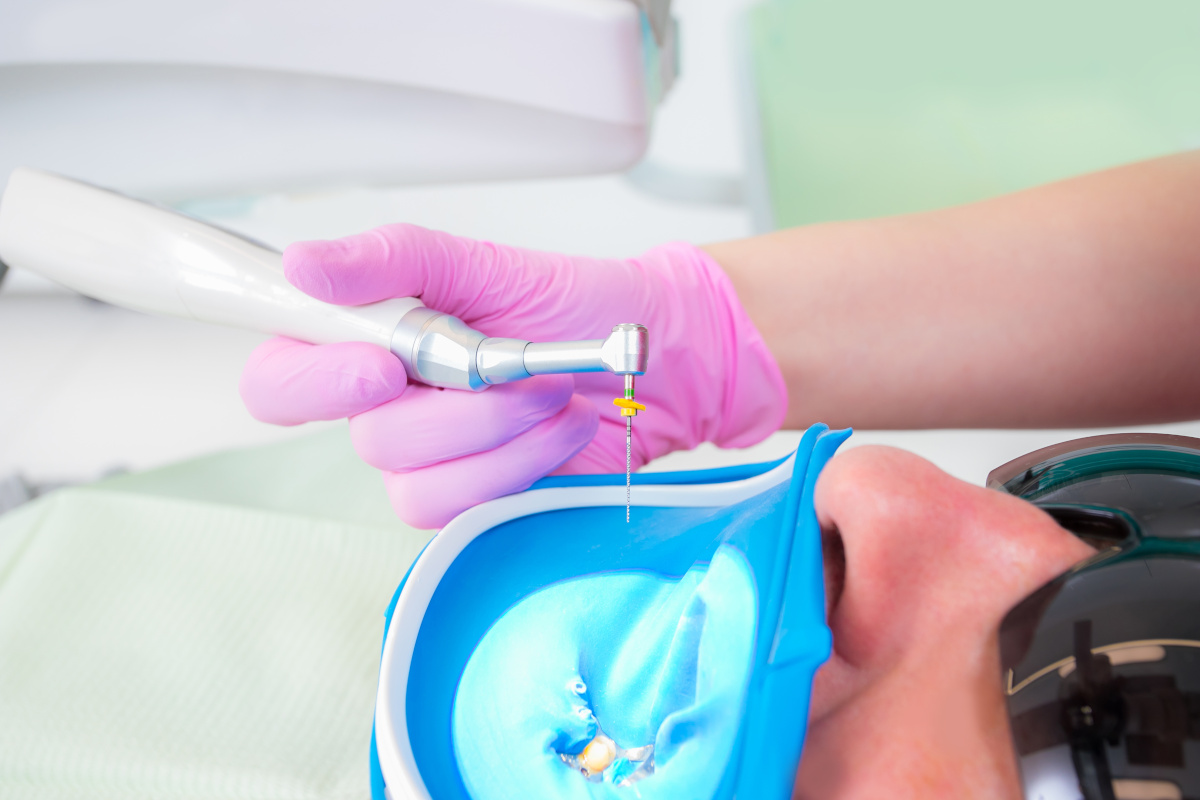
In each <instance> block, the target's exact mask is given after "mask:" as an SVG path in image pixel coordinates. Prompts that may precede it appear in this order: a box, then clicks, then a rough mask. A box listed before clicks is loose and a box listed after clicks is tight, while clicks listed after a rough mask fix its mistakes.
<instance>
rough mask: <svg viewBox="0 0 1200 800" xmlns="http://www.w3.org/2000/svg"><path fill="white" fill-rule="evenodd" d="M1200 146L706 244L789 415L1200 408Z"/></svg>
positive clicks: (908, 419)
mask: <svg viewBox="0 0 1200 800" xmlns="http://www.w3.org/2000/svg"><path fill="white" fill-rule="evenodd" d="M1198 223H1200V151H1194V152H1190V153H1184V154H1181V155H1176V156H1170V157H1166V158H1160V159H1155V160H1152V161H1144V162H1141V163H1137V164H1131V165H1129V166H1124V167H1119V168H1117V169H1112V170H1108V171H1105V172H1098V173H1094V174H1091V175H1085V176H1083V177H1080V178H1075V179H1072V180H1067V181H1062V182H1059V183H1054V184H1049V185H1046V186H1040V187H1038V188H1035V189H1030V190H1027V191H1024V192H1018V193H1016V194H1012V195H1006V196H1003V197H999V198H995V199H992V200H987V201H984V202H980V203H974V204H971V205H966V206H959V207H954V208H947V209H942V210H938V211H932V212H928V213H924V214H914V215H909V216H901V217H893V218H886V219H873V220H860V221H851V222H837V223H829V224H819V225H809V226H805V227H800V228H792V229H789V230H783V231H779V232H776V233H770V234H767V235H764V236H758V237H755V238H752V239H745V240H741V241H734V242H725V243H721V244H714V245H709V246H707V247H705V248H704V249H705V250H706V251H707V252H708V253H709V254H710V255H711V256H713V258H714V259H715V260H716V261H717V263H719V264H720V265H721V267H722V268H723V269H724V270H725V272H726V274H728V275H729V277H730V278H731V279H732V281H733V284H734V287H735V289H736V290H737V294H738V298H739V299H740V301H741V303H742V305H743V306H744V307H745V309H746V311H747V312H748V313H749V315H750V318H751V319H753V320H754V324H755V325H756V326H757V328H758V330H759V332H760V333H761V334H762V336H763V339H764V340H765V341H766V343H767V346H768V347H769V348H770V350H771V353H772V354H773V355H774V357H775V359H776V361H777V362H778V363H779V366H780V368H781V370H782V371H783V377H784V381H785V382H786V384H787V387H788V402H789V407H788V414H787V418H786V421H785V423H784V427H788V428H802V427H805V426H807V425H809V424H810V423H812V422H813V421H814V420H820V421H822V422H826V423H828V424H830V425H832V426H834V427H844V426H851V425H853V426H855V427H858V428H864V429H879V428H891V429H897V428H975V427H987V428H1005V427H1014V428H1015V427H1021V428H1036V427H1075V426H1079V427H1085V426H1105V425H1133V424H1146V423H1152V422H1167V421H1173V420H1184V419H1195V418H1197V417H1198V416H1200V370H1197V369H1195V365H1196V364H1197V363H1198V362H1200V313H1197V300H1198V299H1200V224H1198Z"/></svg>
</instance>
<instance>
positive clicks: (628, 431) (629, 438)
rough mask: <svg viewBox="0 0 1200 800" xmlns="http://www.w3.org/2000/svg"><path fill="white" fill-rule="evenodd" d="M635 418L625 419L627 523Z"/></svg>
mask: <svg viewBox="0 0 1200 800" xmlns="http://www.w3.org/2000/svg"><path fill="white" fill-rule="evenodd" d="M632 466H633V417H626V418H625V522H629V484H630V474H631V473H632V472H633V470H632V469H631V467H632Z"/></svg>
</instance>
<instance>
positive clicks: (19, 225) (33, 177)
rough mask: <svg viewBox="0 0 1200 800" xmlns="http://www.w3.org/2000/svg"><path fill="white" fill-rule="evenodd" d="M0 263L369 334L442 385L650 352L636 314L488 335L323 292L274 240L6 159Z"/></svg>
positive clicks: (316, 331) (623, 367)
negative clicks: (287, 269)
mask: <svg viewBox="0 0 1200 800" xmlns="http://www.w3.org/2000/svg"><path fill="white" fill-rule="evenodd" d="M0 262H3V263H6V264H7V265H8V266H10V267H14V268H17V269H26V270H29V271H31V272H35V273H37V274H39V275H42V276H44V277H46V278H49V279H51V280H53V281H56V282H57V283H60V284H62V285H64V286H67V287H68V288H71V289H74V290H76V291H78V292H81V293H82V294H85V295H87V296H89V297H93V298H95V299H97V300H103V301H105V302H107V303H111V304H113V305H118V306H123V307H125V308H131V309H134V310H137V311H144V312H148V313H152V314H167V315H171V316H177V317H184V318H187V319H194V320H200V321H202V322H211V323H216V324H220V325H230V326H234V327H239V328H247V329H250V330H255V331H260V332H262V333H269V334H276V335H282V336H289V337H291V338H294V339H299V340H301V341H306V342H311V343H313V344H329V343H333V342H347V341H358V342H370V343H372V344H377V345H379V346H380V347H384V348H386V349H388V350H390V351H391V352H392V353H394V354H395V355H396V357H397V358H399V359H400V361H401V363H403V364H404V369H405V371H406V372H407V373H408V376H409V378H411V379H412V380H415V381H419V382H421V383H425V384H428V385H430V386H440V387H445V388H449V389H467V390H470V391H479V390H482V389H484V388H486V387H487V386H488V385H490V384H498V383H507V382H509V381H515V380H521V379H523V378H528V377H530V376H533V375H549V374H556V373H581V372H611V373H613V374H615V375H622V376H627V378H626V385H627V387H628V388H632V376H635V375H642V374H644V373H645V371H646V363H647V360H648V357H649V336H648V332H647V330H646V328H645V327H644V326H642V325H637V324H628V323H627V324H620V325H616V326H615V327H613V329H612V332H611V333H610V334H609V335H608V337H607V338H604V339H590V340H586V341H577V342H549V343H536V342H527V341H524V340H522V339H506V338H496V337H488V336H484V335H483V334H482V333H480V332H478V331H476V330H474V329H472V328H471V327H469V326H468V325H467V324H465V323H464V322H462V321H461V320H459V319H458V318H456V317H453V316H450V315H449V314H443V313H440V312H437V311H433V310H431V309H429V308H426V307H425V306H423V305H422V304H421V302H420V301H419V300H417V299H415V298H399V299H394V300H384V301H382V302H378V303H370V304H367V305H361V306H338V305H333V304H331V303H325V302H322V301H320V300H316V299H314V298H312V297H309V296H308V295H306V294H304V293H303V292H301V291H300V290H299V289H297V288H295V287H294V286H292V285H291V284H290V283H288V282H287V280H286V279H285V278H284V276H283V261H282V255H281V254H280V253H279V251H277V250H274V249H272V248H270V247H267V246H265V245H262V244H259V243H258V242H254V241H252V240H250V239H247V238H246V237H244V236H240V235H238V234H235V233H231V232H229V231H226V230H224V229H222V228H218V227H216V226H213V225H210V224H207V223H204V222H201V221H199V220H196V219H193V218H191V217H188V216H185V215H183V214H179V213H177V212H175V211H172V210H170V209H166V208H162V207H160V206H156V205H153V204H150V203H146V202H142V201H140V200H135V199H132V198H129V197H126V196H124V195H121V194H118V193H116V192H112V191H108V190H106V189H101V188H98V187H95V186H92V185H90V184H86V183H81V182H79V181H75V180H71V179H69V178H64V177H61V176H59V175H53V174H50V173H47V172H41V171H38V170H33V169H26V168H20V169H16V170H14V171H13V173H12V175H11V176H10V177H9V179H8V186H7V188H6V189H5V192H4V195H3V197H2V198H0ZM631 394H632V393H631V392H627V393H626V396H627V397H628V399H629V400H630V401H632V399H633V398H632V396H631ZM623 413H625V412H624V409H623ZM634 413H636V410H635V411H634Z"/></svg>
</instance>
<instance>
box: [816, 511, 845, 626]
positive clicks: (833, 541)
mask: <svg viewBox="0 0 1200 800" xmlns="http://www.w3.org/2000/svg"><path fill="white" fill-rule="evenodd" d="M821 558H822V560H823V561H824V564H825V616H826V618H828V617H829V616H830V615H831V614H832V613H833V610H834V609H835V608H837V604H838V601H839V600H841V599H842V589H843V588H845V586H846V545H845V543H844V542H843V541H842V534H841V532H840V531H838V530H837V529H836V528H833V529H830V530H823V531H821Z"/></svg>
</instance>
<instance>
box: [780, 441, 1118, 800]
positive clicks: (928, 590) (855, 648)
mask: <svg viewBox="0 0 1200 800" xmlns="http://www.w3.org/2000/svg"><path fill="white" fill-rule="evenodd" d="M815 505H816V511H817V516H818V519H819V521H820V523H821V529H822V537H823V545H824V550H825V582H826V598H827V610H828V619H829V626H830V629H831V630H832V632H833V655H832V656H831V657H830V659H829V661H828V662H827V663H826V664H825V665H824V666H822V667H821V669H820V670H819V671H818V672H817V675H816V678H815V680H814V683H813V694H812V706H811V711H810V715H809V727H808V737H807V741H806V742H805V746H804V754H803V757H802V759H801V763H800V770H799V773H798V775H797V779H796V785H795V793H794V797H796V798H804V799H805V800H808V799H809V798H812V799H813V800H817V799H818V798H819V799H820V800H852V799H854V798H864V800H865V799H866V798H880V797H887V798H896V799H897V800H902V799H903V798H913V799H914V800H917V799H918V798H921V799H927V798H943V797H944V798H963V797H970V798H973V799H974V800H989V799H991V798H995V799H996V800H1001V799H1003V800H1019V798H1021V796H1022V793H1021V788H1020V783H1019V779H1018V773H1017V767H1016V761H1015V756H1014V755H1013V749H1012V743H1011V739H1010V733H1009V728H1008V722H1007V715H1006V711H1005V701H1004V694H1003V689H1002V676H1001V670H1000V655H999V642H998V631H999V626H1000V622H1001V620H1002V619H1003V618H1004V616H1005V614H1006V613H1007V612H1008V611H1009V610H1010V609H1011V608H1012V607H1013V606H1014V605H1016V604H1017V603H1018V602H1020V601H1021V600H1022V599H1023V598H1025V597H1026V596H1028V595H1029V594H1030V593H1032V592H1033V591H1034V590H1036V589H1037V588H1039V587H1040V586H1042V585H1043V584H1045V583H1046V582H1048V581H1049V580H1051V579H1052V578H1054V577H1055V576H1057V575H1059V574H1060V573H1062V572H1064V571H1065V570H1067V569H1068V568H1070V567H1071V566H1072V565H1074V564H1076V563H1078V562H1079V561H1081V560H1083V559H1084V558H1086V557H1088V556H1089V555H1091V554H1092V553H1093V552H1094V551H1093V550H1092V548H1091V547H1089V546H1087V545H1085V544H1084V543H1083V542H1081V541H1080V540H1079V539H1077V538H1075V536H1073V535H1072V534H1070V533H1068V532H1067V531H1065V530H1064V529H1062V528H1061V527H1059V526H1058V525H1057V524H1056V523H1055V522H1054V521H1053V520H1052V519H1051V518H1050V517H1049V516H1048V515H1046V514H1045V513H1044V512H1042V511H1041V510H1039V509H1038V508H1036V507H1035V506H1033V505H1032V504H1030V503H1027V502H1025V501H1023V500H1019V499H1017V498H1015V497H1012V496H1010V495H1007V494H1003V493H1001V492H997V491H994V490H990V489H983V488H980V487H978V486H974V485H971V484H968V483H964V482H963V481H960V480H958V479H956V478H952V477H951V476H949V475H947V474H945V473H944V472H942V471H941V470H939V469H938V468H937V467H935V466H934V465H933V464H930V463H929V462H927V461H925V460H923V459H921V458H919V457H918V456H915V455H913V454H911V453H907V452H904V451H902V450H896V449H893V448H887V447H861V448H854V449H851V450H848V451H845V452H844V453H842V454H841V455H839V456H837V457H836V458H834V459H833V460H832V461H831V462H830V463H829V465H828V466H827V467H826V468H825V471H824V472H823V474H822V475H821V477H820V479H819V480H818V482H817V486H816V496H815Z"/></svg>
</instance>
